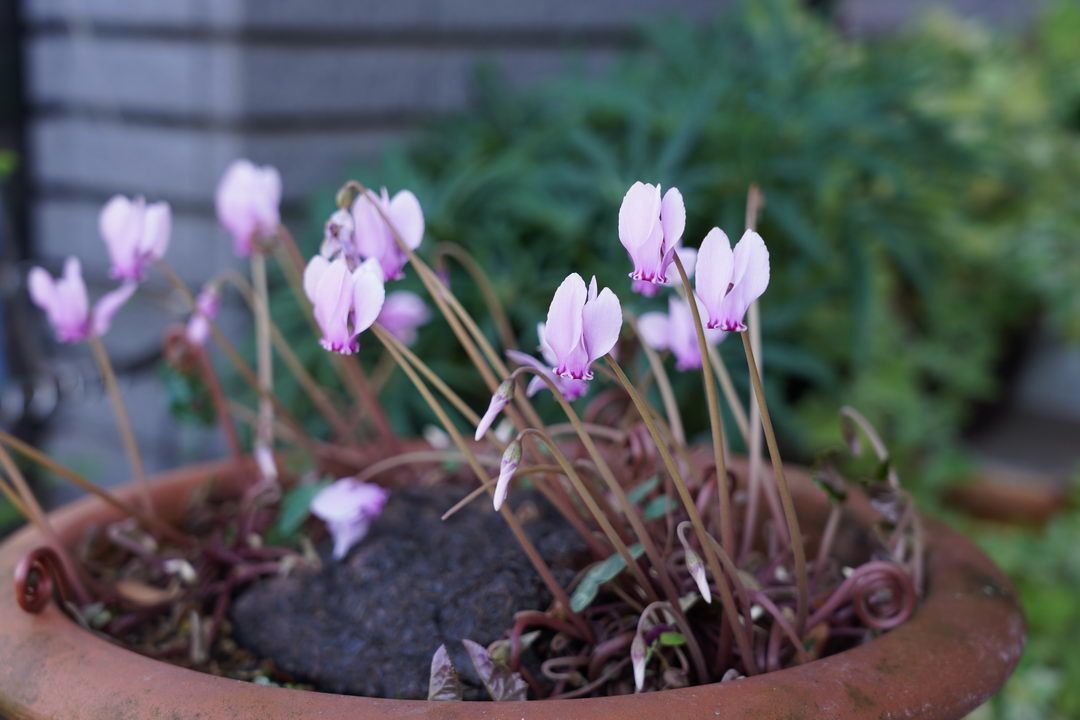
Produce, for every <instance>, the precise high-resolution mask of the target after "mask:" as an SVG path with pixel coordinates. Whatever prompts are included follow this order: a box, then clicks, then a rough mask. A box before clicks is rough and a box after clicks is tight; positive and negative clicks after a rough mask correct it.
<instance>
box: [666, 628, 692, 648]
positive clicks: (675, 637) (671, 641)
mask: <svg viewBox="0 0 1080 720" xmlns="http://www.w3.org/2000/svg"><path fill="white" fill-rule="evenodd" d="M660 644H661V645H665V646H667V647H676V646H678V645H685V644H686V636H685V635H683V634H682V633H680V632H670V631H669V632H662V633H660Z"/></svg>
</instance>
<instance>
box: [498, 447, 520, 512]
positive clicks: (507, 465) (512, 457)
mask: <svg viewBox="0 0 1080 720" xmlns="http://www.w3.org/2000/svg"><path fill="white" fill-rule="evenodd" d="M520 464H521V441H520V440H518V439H516V438H515V439H514V441H513V442H512V443H510V444H509V445H507V446H506V450H505V451H504V452H503V456H502V461H501V462H500V463H499V480H498V482H497V483H495V495H494V497H493V498H492V502H493V504H494V505H495V509H496V510H498V509H499V508H501V507H502V504H503V502H504V501H505V500H506V493H507V491H508V490H509V489H510V479H511V478H512V477H514V473H516V472H517V469H518V466H519V465H520Z"/></svg>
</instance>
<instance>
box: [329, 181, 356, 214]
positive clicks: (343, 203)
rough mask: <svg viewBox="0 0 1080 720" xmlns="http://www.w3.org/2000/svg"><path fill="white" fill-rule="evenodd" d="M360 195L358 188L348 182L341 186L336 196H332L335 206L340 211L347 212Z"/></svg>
mask: <svg viewBox="0 0 1080 720" xmlns="http://www.w3.org/2000/svg"><path fill="white" fill-rule="evenodd" d="M359 195H360V187H359V186H358V185H357V184H356V183H355V182H353V181H352V180H350V181H349V182H347V183H345V184H344V185H342V186H341V189H340V190H338V191H337V195H335V196H334V201H335V202H336V203H337V206H338V207H339V208H341V209H342V210H348V209H350V208H351V207H352V206H353V203H354V202H356V198H357V197H359Z"/></svg>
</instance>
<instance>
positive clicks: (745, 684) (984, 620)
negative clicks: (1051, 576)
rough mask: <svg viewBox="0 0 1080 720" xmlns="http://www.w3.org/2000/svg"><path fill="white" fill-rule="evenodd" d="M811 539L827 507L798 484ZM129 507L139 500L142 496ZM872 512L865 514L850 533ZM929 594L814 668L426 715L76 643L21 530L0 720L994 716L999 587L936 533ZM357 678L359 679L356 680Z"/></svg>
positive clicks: (177, 490)
mask: <svg viewBox="0 0 1080 720" xmlns="http://www.w3.org/2000/svg"><path fill="white" fill-rule="evenodd" d="M236 475H238V472H237V467H236V466H235V465H233V464H230V463H216V464H209V465H199V466H193V467H187V468H182V469H179V470H176V471H173V472H170V473H166V474H164V475H161V476H159V477H158V478H157V479H156V480H155V481H154V487H153V494H154V498H155V501H156V504H157V507H158V508H159V511H160V513H161V514H162V515H163V516H164V517H165V518H166V519H177V518H178V517H179V516H181V515H182V514H183V512H184V509H185V506H186V502H187V499H188V497H189V495H190V494H191V492H192V491H193V490H195V489H196V488H197V487H199V486H200V485H202V484H203V483H205V482H206V481H208V480H210V479H214V478H216V479H217V480H219V481H221V482H223V484H225V485H228V484H229V483H230V482H233V483H234V484H235V476H236ZM791 475H792V483H793V490H794V491H795V495H796V503H797V504H798V506H799V508H800V519H802V520H804V526H809V527H814V524H815V523H816V522H820V521H821V517H822V516H823V514H824V512H825V511H826V509H827V505H826V500H825V499H824V497H823V495H822V493H820V491H818V490H817V489H816V488H815V487H813V485H812V484H811V483H810V482H809V481H808V478H807V477H806V475H805V474H804V473H800V472H798V471H797V470H795V469H793V470H792V472H791ZM120 494H121V495H124V496H127V497H129V498H134V495H135V493H134V488H132V487H130V486H129V487H127V488H124V489H123V490H121V491H120ZM872 517H873V516H872V511H871V510H870V509H869V507H868V505H867V504H866V503H864V502H856V503H855V504H854V507H853V509H852V512H851V517H850V519H851V520H852V521H854V522H857V523H862V524H863V525H867V524H869V523H870V522H871V520H872ZM118 518H119V514H118V513H117V512H116V511H115V510H113V509H112V508H110V507H108V506H106V505H105V504H103V503H102V502H100V501H98V500H95V499H86V500H82V501H80V502H77V503H74V504H72V505H70V506H68V507H66V508H63V509H61V510H59V511H57V512H55V513H53V514H52V515H51V519H52V523H53V526H54V527H55V528H56V529H57V531H58V532H59V534H60V536H61V538H62V539H63V540H64V542H66V543H73V542H75V541H76V540H77V538H78V537H79V536H80V534H81V533H82V531H83V530H84V529H85V528H86V527H88V526H89V525H91V524H95V523H96V524H100V523H105V522H109V521H112V520H116V519H118ZM926 528H927V594H926V597H925V599H924V601H923V602H922V604H921V605H920V607H919V609H918V610H917V612H916V613H915V615H914V616H913V617H912V619H911V620H909V621H908V622H907V623H905V624H904V625H902V626H901V627H899V628H897V629H896V630H893V631H892V632H890V633H888V634H886V635H885V636H883V637H881V638H879V639H877V640H875V641H873V642H870V643H867V644H865V645H862V646H860V647H857V648H854V649H851V650H847V651H845V652H842V653H839V654H836V655H832V656H829V657H826V658H823V659H820V660H816V661H814V662H811V663H808V664H806V665H802V666H798V667H794V668H789V669H786V670H782V671H779V672H775V673H769V674H765V675H759V676H756V677H753V678H748V679H744V680H737V681H732V682H726V683H716V684H711V685H703V686H697V687H689V688H683V689H680V690H669V691H664V692H654V693H644V694H641V695H625V696H619V697H609V698H591V699H581V700H554V701H531V702H522V703H491V702H483V703H480V702H424V701H401V700H387V699H377V698H361V697H349V696H344V695H331V694H324V693H315V692H306V691H301V690H290V689H284V688H272V687H263V686H259V685H255V684H252V683H246V682H241V681H238V680H229V679H225V678H219V677H214V676H211V675H208V674H204V673H200V672H195V671H192V670H187V669H184V668H180V667H176V666H173V665H169V664H167V663H164V662H160V661H157V660H152V659H148V658H145V657H142V656H140V655H138V654H136V653H134V652H132V651H130V650H127V649H125V648H123V647H120V646H119V645H116V644H113V643H111V642H109V641H107V640H105V639H102V638H100V637H97V636H95V635H93V634H91V633H90V632H87V631H85V630H83V629H81V628H79V627H78V626H77V625H76V624H75V623H73V622H72V621H71V620H70V619H69V618H67V617H66V616H65V615H64V614H63V613H61V612H60V610H58V609H57V608H56V607H55V605H52V604H50V606H49V607H48V608H46V609H45V610H44V612H42V613H41V614H39V615H29V614H27V613H25V612H24V611H23V610H21V609H20V608H19V606H18V604H17V602H16V599H15V594H14V593H15V590H14V581H13V575H14V569H15V566H16V564H17V563H18V561H19V559H20V558H21V557H22V556H23V555H24V554H25V553H26V552H27V551H29V550H31V549H33V548H35V547H37V546H39V545H41V544H42V537H41V536H40V534H39V533H38V532H37V531H36V530H34V529H32V528H27V529H24V530H22V531H21V532H19V533H18V534H16V535H15V536H13V537H12V538H10V539H9V540H8V541H7V542H5V543H4V544H3V545H2V546H0V716H2V717H5V718H12V719H13V720H30V719H39V718H41V719H44V718H49V719H63V720H135V719H138V720H152V719H155V718H162V719H163V720H173V719H175V720H187V719H189V718H190V719H195V718H198V719H199V720H226V719H228V720H234V719H236V718H244V719H247V718H251V719H253V720H295V719H297V718H320V719H322V720H335V719H337V718H341V719H342V720H346V719H347V720H376V719H378V720H398V719H401V720H404V719H405V718H436V719H445V720H462V719H465V718H484V719H485V720H521V719H522V718H527V719H528V720H545V719H547V718H551V719H555V718H558V719H571V718H572V719H573V720H601V719H605V720H606V719H608V718H617V719H618V720H638V719H641V720H645V719H649V720H654V719H656V718H664V719H668V720H705V719H706V718H707V719H708V720H717V719H718V718H719V719H720V720H725V719H726V720H735V719H740V720H742V719H745V720H798V719H800V718H807V719H813V720H823V719H835V720H853V719H855V718H860V719H862V718H926V719H933V720H953V719H956V720H959V719H960V718H963V717H964V716H965V715H967V713H968V712H970V711H971V710H972V709H974V708H976V707H978V706H979V705H981V704H982V703H984V702H986V700H988V699H989V698H990V697H991V696H992V695H993V694H994V693H995V692H996V691H997V690H998V689H999V688H1000V687H1001V686H1002V684H1003V683H1004V682H1005V680H1006V678H1008V676H1009V674H1010V673H1011V672H1012V670H1013V669H1014V668H1015V666H1016V663H1017V662H1018V660H1019V659H1020V654H1021V651H1022V649H1023V645H1024V621H1023V617H1022V614H1021V611H1020V608H1019V606H1018V604H1017V600H1016V597H1015V595H1014V592H1013V589H1012V586H1011V585H1010V584H1009V581H1008V580H1007V578H1006V577H1005V576H1004V574H1003V573H1002V572H1001V571H1000V570H999V569H998V568H996V567H995V566H994V565H993V563H991V562H990V560H989V559H988V558H987V557H986V556H985V555H984V554H983V553H982V552H980V551H979V550H978V549H976V548H975V547H974V546H973V545H972V543H971V542H969V541H968V540H966V539H965V538H963V537H962V536H960V535H958V534H956V533H955V532H953V531H951V530H949V529H948V528H946V527H944V526H943V525H941V524H939V523H936V522H933V521H929V520H928V521H926ZM362 671H363V670H362V669H360V668H358V672H362Z"/></svg>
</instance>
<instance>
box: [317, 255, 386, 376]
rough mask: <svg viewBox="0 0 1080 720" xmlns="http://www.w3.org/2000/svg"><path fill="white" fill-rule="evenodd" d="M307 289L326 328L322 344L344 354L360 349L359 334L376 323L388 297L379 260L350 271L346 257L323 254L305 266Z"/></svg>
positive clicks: (318, 319)
mask: <svg viewBox="0 0 1080 720" xmlns="http://www.w3.org/2000/svg"><path fill="white" fill-rule="evenodd" d="M304 292H305V293H306V294H307V296H308V299H309V300H311V304H312V308H313V310H314V314H315V321H316V323H318V325H319V329H320V330H321V331H322V334H323V336H322V339H321V341H320V342H321V344H322V346H323V347H324V348H326V349H327V350H329V351H331V352H336V353H341V354H343V355H350V354H352V353H354V352H356V351H357V350H358V349H359V343H358V342H357V337H358V336H359V335H360V333H362V332H363V331H364V330H367V329H368V328H369V327H371V325H372V324H373V323H374V322H375V319H376V318H377V317H378V316H379V312H380V311H381V310H382V307H383V301H384V300H385V298H386V290H385V289H384V287H383V281H382V271H381V270H380V269H379V266H378V263H377V262H376V261H375V260H368V261H365V262H363V263H361V264H360V265H359V266H358V267H357V268H356V269H355V270H352V271H350V270H349V266H348V263H347V262H346V260H345V259H344V258H340V257H339V258H336V259H334V260H327V259H326V258H324V257H323V256H322V255H316V256H315V257H313V258H311V260H310V261H309V262H308V265H307V267H306V268H305V269H304Z"/></svg>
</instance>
